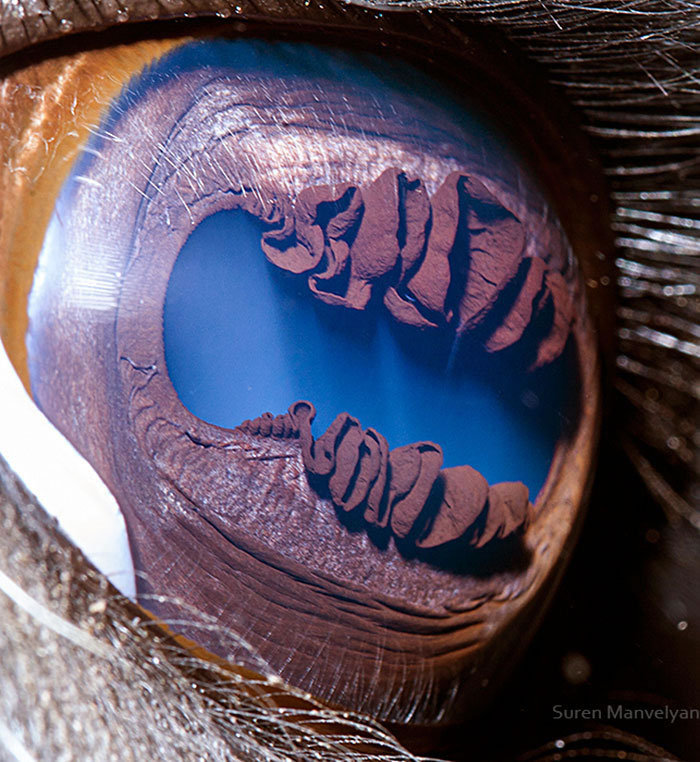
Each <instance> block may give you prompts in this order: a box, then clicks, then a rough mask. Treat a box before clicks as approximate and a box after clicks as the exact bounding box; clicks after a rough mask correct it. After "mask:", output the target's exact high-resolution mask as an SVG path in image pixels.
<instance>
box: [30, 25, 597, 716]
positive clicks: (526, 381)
mask: <svg viewBox="0 0 700 762" xmlns="http://www.w3.org/2000/svg"><path fill="white" fill-rule="evenodd" d="M573 262H574V261H573V258H572V256H571V252H570V248H569V244H568V242H567V239H566V236H565V234H564V232H563V231H562V230H561V229H560V227H559V225H558V224H557V222H556V220H555V219H553V218H552V214H551V211H550V210H549V208H548V206H547V204H546V202H545V200H544V197H543V193H542V192H541V191H540V190H539V189H538V187H537V182H536V180H534V179H532V178H530V177H529V176H528V175H527V174H526V172H525V170H524V169H523V167H522V165H521V163H520V162H519V161H518V159H517V156H516V155H515V154H514V152H513V151H512V150H511V149H509V148H508V147H507V146H506V145H505V143H504V142H503V141H502V140H501V139H499V138H496V137H494V131H493V129H492V128H490V127H488V125H487V126H486V127H485V125H484V122H483V120H482V119H481V118H480V117H478V116H476V117H475V116H474V115H473V113H472V112H471V111H470V110H469V107H468V106H467V104H466V103H465V101H464V100H463V98H462V97H461V96H460V95H459V93H456V92H454V91H450V90H448V89H447V88H446V87H444V86H443V85H441V84H440V83H438V82H436V81H435V80H432V79H431V78H430V77H429V75H426V74H424V73H422V72H421V71H419V70H418V69H415V68H413V67H411V66H409V65H407V64H405V63H403V62H400V61H398V60H382V59H379V58H377V57H376V56H374V55H371V54H366V53H361V52H358V51H353V52H349V51H345V50H342V49H340V48H331V47H321V46H310V45H303V44H300V43H272V42H269V41H262V40H239V41H228V42H215V41H203V42H198V43H196V44H191V45H185V46H183V47H182V48H180V49H178V50H176V51H175V52H174V53H172V54H171V55H170V56H168V57H165V58H163V59H161V60H159V61H157V62H153V63H152V64H151V65H150V66H149V68H148V69H147V70H146V71H145V72H144V73H143V74H141V75H140V76H138V77H137V78H135V79H134V80H132V81H130V82H129V83H128V84H127V86H126V88H125V89H124V91H123V92H122V93H121V95H120V96H119V97H118V98H117V99H116V100H114V101H113V102H112V103H111V104H110V105H109V108H108V110H107V112H106V114H105V115H104V116H103V118H102V121H101V122H100V124H99V126H96V128H95V130H94V137H92V138H91V139H90V140H89V141H87V142H86V143H85V145H84V150H83V153H82V155H81V156H80V158H79V159H78V161H77V162H76V164H75V165H74V167H73V168H72V170H71V172H70V176H69V177H68V180H67V182H66V184H65V185H64V186H63V189H62V190H61V193H60V195H59V198H58V200H57V202H56V206H55V209H54V213H53V216H52V218H51V221H50V222H49V225H48V228H47V232H46V236H45V240H44V244H43V249H42V253H41V256H40V259H39V264H38V268H37V271H36V275H35V276H34V283H33V287H32V293H31V297H30V300H29V319H30V323H29V330H28V333H27V348H28V355H29V371H30V383H31V388H32V392H33V394H34V397H35V399H36V400H37V402H38V404H39V405H40V407H41V408H42V410H44V412H45V413H46V414H47V415H48V417H49V418H50V419H51V420H52V421H53V422H54V423H55V424H56V425H57V426H58V428H59V429H61V430H62V431H63V432H64V433H66V435H67V436H68V437H69V438H70V439H71V440H72V441H73V442H74V443H75V444H76V446H77V447H78V449H79V450H80V451H81V452H83V453H84V454H85V456H86V457H87V458H88V459H89V460H90V461H91V462H92V463H93V464H95V466H96V468H97V469H98V471H99V472H100V474H101V475H102V477H103V478H104V479H105V481H106V483H107V484H108V486H109V487H110V489H111V490H112V492H113V494H114V495H115V496H116V498H117V500H118V502H119V504H120V507H121V508H122V511H123V512H124V515H125V517H126V520H127V526H128V531H129V538H130V542H131V548H132V553H133V556H134V563H135V566H136V569H137V572H138V573H139V574H140V578H139V579H140V581H139V590H138V592H139V596H140V599H141V600H142V601H143V602H144V605H146V606H148V607H149V608H151V609H152V610H154V611H155V612H156V613H157V614H158V615H159V616H161V617H162V618H163V619H165V620H179V619H182V610H181V609H180V607H179V604H178V602H177V601H183V602H186V603H187V605H188V606H190V605H191V606H194V607H195V608H199V609H200V610H202V611H203V612H205V613H207V614H209V615H211V616H213V617H215V619H216V620H217V622H218V623H219V624H220V625H221V630H219V629H216V628H215V629H208V630H206V631H205V630H202V629H201V628H198V627H197V626H196V625H194V624H190V625H186V624H184V625H182V629H183V631H184V633H185V634H186V635H188V636H189V637H191V638H193V639H194V640H196V641H198V642H200V643H202V644H203V645H205V646H206V647H208V648H209V649H210V650H212V651H215V652H216V653H219V654H220V655H223V656H226V657H232V658H234V659H235V658H241V659H242V658H244V656H243V655H242V654H238V653H235V652H233V653H232V652H231V650H230V643H229V642H228V641H227V639H226V636H225V632H226V629H227V628H230V629H233V630H235V631H237V632H239V633H243V634H244V636H245V637H246V639H247V640H249V642H251V643H252V644H253V646H254V647H255V648H256V649H257V650H258V651H259V652H260V653H261V654H262V656H263V657H264V658H265V659H266V660H267V661H268V662H269V663H270V664H271V666H272V667H273V668H274V669H275V670H277V671H279V673H280V674H281V675H282V676H283V677H284V678H285V679H287V680H288V681H290V682H292V683H293V684H296V685H299V686H301V687H303V688H305V689H307V690H309V691H311V692H313V693H314V694H316V695H317V696H319V697H321V698H324V699H327V700H329V701H332V702H334V703H337V704H340V705H343V706H347V707H351V708H357V709H364V710H367V711H369V712H371V713H372V714H374V715H376V716H380V717H383V718H386V719H391V720H396V721H408V720H409V719H415V718H417V721H420V722H435V721H438V720H443V719H444V718H445V717H449V716H450V715H451V714H452V713H453V712H455V711H457V709H458V708H459V707H460V706H461V705H463V704H464V703H468V701H470V700H473V699H472V697H471V696H470V689H469V685H470V679H476V678H470V679H466V678H465V675H467V674H471V675H475V674H479V670H480V669H489V670H490V667H486V662H487V661H488V660H487V655H488V653H489V652H493V653H495V652H497V651H498V650H499V649H501V648H503V647H504V644H506V643H507V642H508V640H509V638H510V639H512V638H514V637H515V635H514V631H513V629H512V627H513V623H514V622H515V621H516V620H517V618H518V616H522V611H523V610H525V608H526V606H528V605H530V606H532V605H535V602H536V600H537V597H538V595H541V594H542V593H541V592H540V591H541V590H542V589H543V586H544V585H545V584H546V581H547V579H548V578H549V577H550V573H551V569H552V568H553V564H554V562H555V560H556V559H557V557H558V553H559V552H560V550H561V548H562V545H563V543H564V542H565V541H566V539H567V537H568V536H569V534H570V532H571V528H572V525H573V517H574V513H575V511H576V508H577V507H578V505H579V502H580V493H581V490H582V488H583V486H582V485H583V481H584V479H583V475H582V473H581V468H584V469H585V468H586V462H587V457H588V456H587V455H586V453H587V451H588V446H589V443H590V440H591V426H592V421H591V410H590V404H591V402H590V400H591V396H590V395H591V388H592V387H591V384H592V379H591V376H590V373H591V366H592V363H591V362H590V360H591V355H590V351H591V350H590V346H591V345H590V331H589V328H588V325H587V318H586V315H585V310H584V306H583V304H582V300H581V294H580V291H581V289H580V286H579V284H578V280H577V273H576V268H575V265H574V263H573ZM195 318H196V319H195ZM188 332H189V334H188ZM587 362H588V365H589V367H588V368H587V366H586V363H587ZM222 367H223V369H224V370H223V371H221V368H222ZM217 374H219V375H217ZM593 404H594V403H593ZM246 406H247V407H246ZM246 411H250V412H246ZM314 416H317V418H318V419H322V420H321V421H317V424H316V425H314ZM246 419H248V420H246ZM562 421H563V422H564V423H563V424H562ZM318 423H322V425H321V426H320V428H319V426H318ZM519 426H520V429H519V428H518V427H519ZM490 429H493V431H491V430H490ZM543 430H544V433H543ZM508 447H511V448H512V450H507V448H508ZM470 448H471V449H470ZM489 449H490V450H491V452H489ZM538 449H539V450H540V451H541V452H543V453H544V459H543V462H544V466H542V465H541V463H540V465H539V466H537V467H538V468H539V469H540V470H539V476H537V472H536V468H535V476H533V475H532V471H528V470H527V469H528V467H531V466H532V463H533V461H536V460H537V453H536V452H535V451H537V450H538ZM494 453H495V454H494ZM479 459H481V460H479ZM528 464H530V466H528ZM490 470H491V471H492V473H491V472H490ZM577 496H578V497H577ZM154 594H155V595H156V596H158V597H157V598H154V597H153V595H154ZM154 601H157V602H154ZM508 628H510V629H508ZM494 633H495V634H496V635H497V636H498V637H494Z"/></svg>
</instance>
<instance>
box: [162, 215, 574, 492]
mask: <svg viewBox="0 0 700 762" xmlns="http://www.w3.org/2000/svg"><path fill="white" fill-rule="evenodd" d="M261 232H262V228H261V223H260V222H259V221H258V220H257V219H255V218H254V217H252V216H250V215H248V214H247V213H245V212H243V211H240V210H234V211H221V212H218V213H216V214H213V215H212V216H210V217H208V218H207V219H205V220H204V221H203V222H202V223H201V224H200V225H199V226H198V227H197V228H196V229H195V230H194V231H193V233H192V234H191V235H190V237H189V239H188V240H187V242H186V243H185V245H184V247H183V248H182V250H181V251H180V254H179V256H178V258H177V260H176V262H175V265H174V268H173V271H172V274H171V276H170V280H169V284H168V290H167V295H166V300H165V307H164V343H165V357H166V363H167V367H168V372H169V375H170V378H171V380H172V383H173V386H174V388H175V390H176V392H177V394H178V396H179V397H180V400H181V401H182V403H183V404H184V405H185V406H186V407H187V408H188V409H189V410H190V412H192V413H193V414H194V415H196V416H198V417H199V418H201V419H203V420H205V421H207V422H209V423H213V424H216V425H219V426H223V427H229V428H233V427H235V426H236V425H238V424H240V423H242V422H243V421H244V420H245V419H248V418H250V419H252V418H255V417H257V416H259V415H261V414H262V413H263V412H266V411H269V412H271V413H273V414H275V415H277V414H280V413H284V412H285V411H286V410H287V408H288V407H289V405H291V403H292V402H294V401H296V400H299V399H307V400H309V401H311V402H312V403H313V404H314V405H315V407H316V409H317V418H316V421H315V424H314V435H315V436H319V435H320V434H322V433H323V431H325V429H326V428H327V426H328V425H329V424H330V423H331V422H332V420H333V419H334V418H335V416H336V415H338V414H339V413H341V412H344V411H347V412H348V413H350V414H351V415H353V416H355V417H356V418H358V419H359V420H360V423H361V424H362V426H363V427H364V428H367V427H370V426H372V427H374V428H375V429H377V430H378V431H380V432H381V433H382V434H383V435H384V436H385V437H386V439H387V441H388V443H389V446H390V447H392V448H393V447H397V446H400V445H404V444H410V443H412V442H419V441H426V440H427V441H433V442H436V443H437V444H439V445H440V446H441V447H442V449H443V452H444V457H445V462H444V466H458V465H462V464H468V465H470V466H472V467H473V468H476V469H477V470H479V471H480V472H481V473H482V474H483V475H484V476H485V477H486V479H487V480H488V481H489V482H490V483H495V482H498V481H522V482H524V483H525V484H526V485H527V486H528V488H529V489H530V494H531V499H534V497H535V496H536V494H537V492H538V491H539V490H540V488H541V487H542V485H543V483H544V481H545V479H546V476H547V473H548V470H549V467H550V463H551V459H552V455H553V452H554V448H555V445H556V442H557V441H558V440H559V438H560V437H561V436H562V433H563V431H564V423H565V422H566V416H565V415H563V412H565V411H566V409H567V408H568V407H569V405H568V398H569V395H570V391H569V390H568V387H569V385H570V384H571V378H572V374H571V372H570V368H569V367H568V366H569V365H570V364H571V358H570V357H568V356H567V354H566V353H565V355H564V356H562V357H561V358H559V360H557V361H556V362H555V363H553V364H552V365H550V366H548V367H547V368H545V369H543V370H541V371H538V372H537V373H534V374H533V373H526V372H524V371H521V372H517V371H516V369H514V368H513V367H510V366H509V365H508V362H509V361H510V362H512V357H511V358H510V360H507V361H504V360H501V359H500V358H494V357H493V356H490V355H488V354H486V353H485V352H484V351H482V350H480V349H479V347H477V346H473V345H471V346H467V347H465V348H463V351H461V352H460V353H458V355H457V359H456V361H454V359H453V360H452V362H450V356H451V348H452V347H451V343H452V339H451V338H450V337H449V336H448V337H443V338H442V339H440V337H436V336H435V335H433V334H429V335H420V334H419V333H418V332H417V331H416V330H415V329H409V330H405V327H403V326H399V325H398V324H397V323H396V322H395V321H393V319H392V318H391V316H389V315H388V314H387V313H386V311H385V310H382V308H381V306H380V305H377V304H376V303H371V304H370V307H369V308H368V309H365V310H363V311H362V312H361V313H356V312H354V311H352V310H348V309H345V308H342V307H331V306H327V305H324V304H322V303H321V302H319V301H318V300H317V299H314V298H313V296H312V295H311V293H310V292H309V290H308V287H307V285H306V282H305V278H304V277H298V276H292V275H290V274H288V273H285V272H283V271H280V270H278V269H277V268H275V267H274V266H272V265H271V264H270V263H268V262H267V260H266V259H265V257H264V256H263V254H262V252H261V250H260V238H261Z"/></svg>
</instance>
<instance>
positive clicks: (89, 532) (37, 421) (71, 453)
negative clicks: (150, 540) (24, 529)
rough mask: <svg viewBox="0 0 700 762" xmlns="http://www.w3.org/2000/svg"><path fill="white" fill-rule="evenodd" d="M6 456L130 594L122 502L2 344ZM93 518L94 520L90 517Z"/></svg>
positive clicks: (0, 392)
mask: <svg viewBox="0 0 700 762" xmlns="http://www.w3.org/2000/svg"><path fill="white" fill-rule="evenodd" d="M0 420H2V422H3V423H2V426H0V452H2V455H3V457H4V458H5V460H6V461H7V463H8V465H9V466H10V468H11V469H12V470H13V471H14V472H15V473H16V474H17V475H18V476H19V477H20V479H21V480H22V482H23V483H24V486H25V487H26V488H27V490H29V491H30V492H31V493H33V494H34V496H35V497H36V498H37V500H38V501H39V502H40V503H41V505H42V507H43V508H44V510H46V512H47V513H49V514H50V515H51V516H53V517H54V518H55V519H56V520H57V521H58V524H59V526H60V528H61V529H62V530H63V532H64V533H65V534H66V535H67V536H68V538H69V539H70V540H71V541H72V542H73V543H74V544H75V545H76V546H77V547H79V548H81V549H82V550H83V552H84V553H85V555H86V556H87V557H88V558H89V559H90V561H92V563H93V564H95V566H96V567H97V568H98V569H100V570H101V571H102V572H103V573H104V574H105V575H106V576H107V577H108V578H109V580H110V581H111V582H112V584H113V585H114V586H115V587H116V588H117V589H118V590H120V591H121V592H122V593H123V594H124V595H126V596H128V597H130V598H134V597H135V596H136V583H135V579H134V565H133V562H132V559H131V552H130V550H129V543H128V540H127V536H126V526H125V524H124V518H123V517H122V514H121V511H120V510H119V506H118V505H117V501H116V500H115V499H114V497H113V496H112V493H111V492H110V491H109V490H108V489H107V487H106V486H105V484H104V482H103V481H102V480H101V479H100V477H99V476H98V475H97V473H96V472H95V470H94V469H93V468H92V466H90V464H89V463H88V462H87V461H86V460H85V458H83V457H82V455H80V454H78V452H77V451H76V450H75V448H74V447H73V446H72V445H71V444H70V442H68V440H67V439H66V438H65V437H64V436H63V435H62V434H60V433H59V431H58V429H56V428H55V427H54V426H53V425H52V424H51V423H49V420H48V418H46V417H45V416H44V415H43V414H42V413H40V412H39V409H38V408H37V407H36V405H35V404H34V402H33V401H32V400H31V399H30V398H29V395H28V394H27V393H26V391H25V390H24V388H23V387H22V383H21V381H20V380H19V378H18V376H17V374H16V373H15V371H14V368H13V367H12V365H11V364H10V360H9V358H8V357H7V353H6V352H5V348H4V346H3V345H2V342H0ZM88 516H89V520H86V517H88Z"/></svg>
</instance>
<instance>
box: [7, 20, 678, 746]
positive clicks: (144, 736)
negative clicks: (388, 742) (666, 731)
mask: <svg viewBox="0 0 700 762" xmlns="http://www.w3.org/2000/svg"><path fill="white" fill-rule="evenodd" d="M527 10H528V11H529V12H530V13H531V15H532V18H538V14H539V7H534V6H533V7H531V8H528V9H527ZM81 18H82V17H78V18H76V20H75V23H76V24H77V25H79V24H80V23H81ZM583 20H584V23H585V17H584V19H583ZM541 23H542V24H544V25H547V24H550V23H551V21H549V20H548V19H542V20H541ZM533 28H536V27H534V25H533ZM551 29H552V30H554V29H555V26H554V25H552V27H551ZM633 29H634V27H633V25H630V26H629V27H628V31H629V30H633ZM631 36H632V37H634V32H633V31H632V34H631ZM649 319H651V318H649ZM647 362H648V363H650V364H651V363H653V359H649V358H647ZM4 484H5V485H7V484H9V481H7V480H5V481H4ZM5 489H7V487H5ZM635 497H639V498H640V499H643V495H641V494H639V495H635ZM15 499H16V501H17V502H20V501H22V498H21V497H19V496H18V497H16V498H15ZM628 499H629V496H628ZM608 508H609V509H613V508H614V505H612V504H610V503H608ZM597 528H598V529H600V530H601V531H606V529H608V528H609V523H608V522H607V521H604V522H601V523H599V524H598V525H597ZM620 536H624V535H620ZM45 568H46V567H45V566H43V565H42V569H45ZM670 568H672V567H670ZM26 584H27V585H28V586H29V585H30V584H31V582H29V581H28V582H27V583H26ZM676 584H678V582H677V583H676ZM677 589H678V588H677ZM34 592H35V595H36V596H41V595H42V593H41V591H40V588H35V589H34ZM93 602H94V601H93ZM97 603H98V604H99V599H98V600H97ZM88 605H89V603H88V602H86V603H85V608H86V609H87V606H88ZM99 610H100V607H99V605H98V606H97V607H96V609H95V611H97V612H99ZM12 615H14V611H13V612H12ZM71 616H73V615H72V614H71ZM116 616H117V618H118V617H120V616H121V614H116ZM687 616H688V618H692V610H691V611H690V612H689V613H688V614H687ZM591 617H592V618H595V617H596V612H595V611H594V612H593V613H592V614H591ZM79 621H83V620H82V619H79ZM683 621H687V620H683ZM599 624H602V623H600V622H599ZM602 627H603V628H604V627H605V625H604V624H602ZM690 630H691V632H692V626H691V628H690ZM680 642H681V650H682V643H683V641H680ZM78 654H80V652H78ZM62 656H64V657H65V663H66V664H75V665H76V666H77V665H81V666H82V665H83V662H84V660H83V659H82V658H81V657H80V655H78V656H77V657H76V655H75V654H71V653H70V652H68V653H65V654H62ZM150 677H151V679H154V680H156V682H154V683H153V685H154V686H156V687H155V688H152V690H155V691H156V692H159V691H160V690H161V688H160V687H158V682H157V673H156V674H151V675H150ZM163 691H164V693H165V690H164V689H163ZM117 692H119V690H117ZM56 695H57V694H56ZM121 695H122V697H125V696H127V695H128V692H123V693H121ZM88 696H90V691H89V690H88V691H87V692H86V693H85V694H83V696H82V697H81V696H80V694H78V695H77V696H75V695H74V696H73V697H71V698H70V699H69V700H72V701H78V702H80V701H83V702H84V703H83V704H78V705H77V708H76V706H75V705H74V707H73V710H74V711H75V712H76V713H77V714H78V715H81V714H82V715H83V716H89V709H88V706H89V704H90V700H89V699H88V698H87V697H88ZM181 702H182V699H181ZM30 711H33V710H30ZM109 711H112V710H111V709H110V710H109ZM49 716H52V713H51V710H50V709H49ZM113 716H114V715H113ZM53 717H54V719H56V713H53ZM533 719H534V721H535V722H539V721H542V717H541V715H539V716H537V715H536V716H535V717H534V718H533ZM141 720H142V721H141V724H137V723H133V725H132V727H138V731H137V733H136V734H135V735H136V736H138V738H139V739H140V740H141V742H142V743H144V744H147V743H148V739H149V738H152V737H153V735H152V734H151V733H149V731H148V727H149V722H152V727H156V719H155V717H150V718H149V716H148V715H147V714H144V715H143V716H142V718H141ZM12 722H13V727H14V728H17V727H18V724H16V723H15V721H14V718H13V720H12ZM502 722H503V717H501V718H499V723H502ZM650 730H653V729H650ZM15 732H17V731H15ZM122 732H123V731H122ZM557 732H558V729H557V728H556V726H555V727H553V728H552V734H551V736H550V737H551V738H554V737H555V734H556V733H557ZM217 733H218V730H213V729H211V735H210V736H208V738H209V740H208V741H207V744H208V745H210V747H211V756H212V758H216V757H215V756H214V755H215V754H216V751H215V745H216V741H215V740H214V739H215V738H216V737H217V736H216V734H217ZM97 737H98V735H97V733H95V736H94V738H95V739H97ZM125 737H127V736H125V735H117V736H116V738H115V739H114V742H116V741H117V738H119V739H122V742H123V739H124V738H125ZM170 739H171V741H172V736H170ZM44 740H45V741H46V743H45V744H42V746H40V747H38V748H42V747H43V749H48V748H49V747H50V744H51V743H54V742H55V741H53V740H52V734H51V731H49V732H48V733H47V735H46V736H45V737H44ZM160 740H161V741H165V742H166V743H167V737H165V738H163V737H161V739H160ZM25 742H26V743H29V741H28V740H27V741H25ZM131 742H132V743H133V744H134V748H136V746H135V744H136V738H135V737H133V736H132V737H131ZM143 748H144V749H145V748H146V747H145V746H144V747H143ZM201 748H202V746H201V744H200V745H199V747H198V749H199V750H200V751H201ZM689 748H690V747H689ZM156 749H157V745H156V746H154V747H152V749H151V750H150V751H144V752H143V755H145V756H147V757H148V758H158V754H159V752H158V751H156ZM647 753H648V754H650V755H651V754H653V752H651V751H650V750H648V749H647ZM85 754H86V755H87V756H86V758H98V756H99V752H97V753H94V752H93V753H90V752H85ZM689 754H690V755H692V754H693V752H692V751H691V752H689ZM54 756H55V755H54ZM141 758H144V756H142V757H141ZM301 758H303V757H301Z"/></svg>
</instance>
